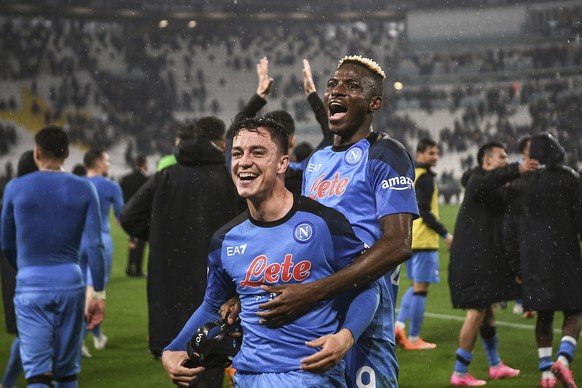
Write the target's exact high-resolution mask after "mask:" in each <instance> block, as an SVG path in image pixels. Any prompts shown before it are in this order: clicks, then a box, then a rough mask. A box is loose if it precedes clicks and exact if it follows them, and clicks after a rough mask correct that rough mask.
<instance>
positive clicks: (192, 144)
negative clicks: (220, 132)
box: [174, 136, 226, 166]
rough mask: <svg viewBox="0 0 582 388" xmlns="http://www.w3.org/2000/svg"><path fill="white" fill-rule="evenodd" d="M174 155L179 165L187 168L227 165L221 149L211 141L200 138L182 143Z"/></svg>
mask: <svg viewBox="0 0 582 388" xmlns="http://www.w3.org/2000/svg"><path fill="white" fill-rule="evenodd" d="M174 155H175V156H176V160H177V161H178V163H180V164H183V165H186V166H202V165H207V164H225V163H226V161H225V159H224V154H223V152H222V151H221V150H220V148H218V147H217V146H216V145H215V144H214V143H213V142H211V141H210V140H208V139H206V138H202V137H198V136H196V137H194V138H192V139H188V140H184V141H182V142H180V144H178V147H177V148H176V150H175V151H174Z"/></svg>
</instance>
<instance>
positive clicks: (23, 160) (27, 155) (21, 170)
mask: <svg viewBox="0 0 582 388" xmlns="http://www.w3.org/2000/svg"><path fill="white" fill-rule="evenodd" d="M35 171H38V166H37V165H36V163H35V161H34V152H33V151H32V150H28V151H24V152H23V153H22V155H20V159H18V167H16V176H23V175H26V174H30V173H31V172H35Z"/></svg>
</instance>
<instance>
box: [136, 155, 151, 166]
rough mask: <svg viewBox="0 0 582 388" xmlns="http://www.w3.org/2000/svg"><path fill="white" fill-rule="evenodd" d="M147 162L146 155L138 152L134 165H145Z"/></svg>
mask: <svg viewBox="0 0 582 388" xmlns="http://www.w3.org/2000/svg"><path fill="white" fill-rule="evenodd" d="M147 162H148V157H147V156H146V155H144V154H139V155H137V156H136V157H135V165H136V167H142V166H145V165H146V163H147Z"/></svg>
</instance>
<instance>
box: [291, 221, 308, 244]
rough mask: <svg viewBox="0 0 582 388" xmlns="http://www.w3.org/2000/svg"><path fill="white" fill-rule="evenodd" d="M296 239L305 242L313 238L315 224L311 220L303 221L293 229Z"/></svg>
mask: <svg viewBox="0 0 582 388" xmlns="http://www.w3.org/2000/svg"><path fill="white" fill-rule="evenodd" d="M293 237H294V238H295V241H297V242H298V243H301V244H305V243H307V242H309V241H311V239H312V238H313V225H311V223H309V222H302V223H301V224H299V225H297V226H296V227H295V229H293Z"/></svg>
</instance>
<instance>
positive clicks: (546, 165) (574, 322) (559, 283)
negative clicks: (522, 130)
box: [514, 134, 582, 388]
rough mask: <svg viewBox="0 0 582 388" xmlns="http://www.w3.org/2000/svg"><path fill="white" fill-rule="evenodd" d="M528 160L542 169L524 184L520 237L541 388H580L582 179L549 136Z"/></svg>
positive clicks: (534, 142)
mask: <svg viewBox="0 0 582 388" xmlns="http://www.w3.org/2000/svg"><path fill="white" fill-rule="evenodd" d="M529 157H531V158H533V159H537V160H539V162H540V163H541V164H542V168H541V169H539V170H538V171H535V172H532V173H531V174H527V175H524V177H523V178H522V179H520V180H519V182H518V184H519V185H518V186H517V187H515V188H514V190H516V191H517V194H516V195H517V203H518V205H519V206H520V212H519V217H518V218H517V223H516V236H515V239H516V241H517V244H518V247H519V256H520V262H521V286H522V292H523V307H524V309H525V310H535V311H537V322H536V329H535V336H536V341H537V345H538V357H539V361H538V368H539V370H540V371H541V372H542V375H541V378H540V382H539V386H541V387H544V388H551V387H554V386H555V385H556V377H557V378H558V379H559V380H560V381H561V382H562V383H563V385H564V386H565V387H575V386H576V383H575V382H574V377H573V375H572V372H571V371H570V363H571V362H572V360H573V359H574V353H575V351H576V345H577V342H578V339H579V337H580V314H581V312H582V254H581V251H580V240H581V238H582V179H581V178H580V175H579V174H578V173H577V172H575V171H574V170H572V169H571V168H570V167H567V166H566V165H564V157H565V152H564V149H563V148H562V147H561V146H560V144H559V143H558V142H557V140H556V139H555V138H554V137H553V136H551V135H550V134H541V135H536V136H534V137H533V138H532V139H531V145H530V149H529ZM556 311H562V313H563V316H564V322H563V324H562V339H561V341H560V345H559V347H558V352H557V359H556V360H555V361H554V359H553V358H552V353H553V351H552V344H553V320H554V314H555V312H556Z"/></svg>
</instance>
